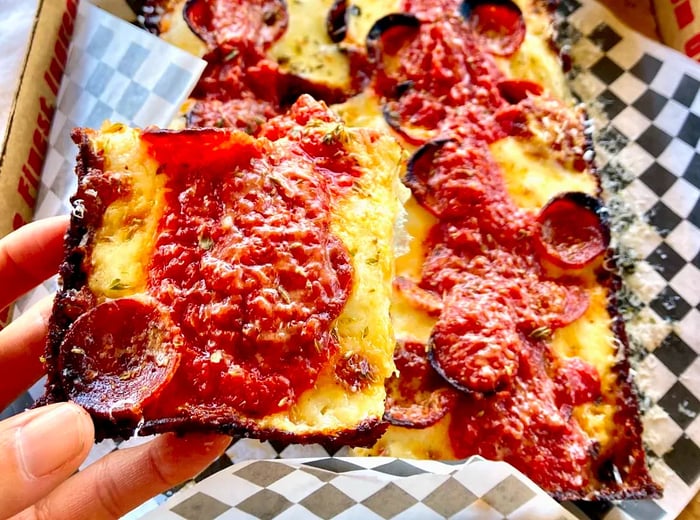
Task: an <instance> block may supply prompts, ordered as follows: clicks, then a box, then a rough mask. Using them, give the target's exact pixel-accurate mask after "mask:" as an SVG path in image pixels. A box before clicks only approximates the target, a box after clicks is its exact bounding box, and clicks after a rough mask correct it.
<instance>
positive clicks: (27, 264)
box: [0, 216, 68, 310]
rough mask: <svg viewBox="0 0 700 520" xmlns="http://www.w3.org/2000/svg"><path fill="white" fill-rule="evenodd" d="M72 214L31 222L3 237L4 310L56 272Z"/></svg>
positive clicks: (0, 277)
mask: <svg viewBox="0 0 700 520" xmlns="http://www.w3.org/2000/svg"><path fill="white" fill-rule="evenodd" d="M67 227H68V217H67V216H61V217H52V218H47V219H43V220H38V221H36V222H32V223H31V224H27V225H26V226H23V227H21V228H19V229H18V230H17V231H14V232H12V233H10V234H9V235H7V236H6V237H4V238H2V239H0V287H2V292H1V293H0V310H2V309H4V308H5V307H6V306H7V305H9V304H10V303H12V302H13V301H15V299H17V298H18V297H19V296H21V295H22V294H24V293H25V292H27V291H28V290H30V289H31V288H33V287H35V286H37V285H39V284H40V283H41V282H43V281H44V280H46V279H47V278H49V277H51V276H52V275H54V274H56V272H57V271H58V266H59V265H60V263H61V259H62V257H63V235H64V234H65V232H66V228H67Z"/></svg>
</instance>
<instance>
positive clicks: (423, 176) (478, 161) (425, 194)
mask: <svg viewBox="0 0 700 520" xmlns="http://www.w3.org/2000/svg"><path fill="white" fill-rule="evenodd" d="M498 179H499V171H498V166H497V165H496V164H495V162H494V161H493V159H492V158H491V156H490V153H489V151H488V148H486V147H485V146H483V143H479V142H468V143H467V142H465V143H463V144H459V145H458V144H457V142H456V141H455V140H453V139H436V140H434V141H429V142H427V143H425V144H424V145H423V146H421V147H420V148H419V149H418V150H416V152H415V153H414V154H413V156H412V157H411V158H410V159H409V161H408V165H407V167H406V177H405V179H404V184H406V186H408V187H409V188H410V189H411V192H412V193H413V196H414V197H415V198H416V200H417V201H418V202H419V203H420V204H421V206H423V207H424V208H425V209H427V210H428V211H430V212H431V213H432V214H433V215H435V216H436V217H438V218H456V217H460V216H463V215H466V214H469V213H470V212H471V211H472V208H473V207H474V206H475V205H477V204H484V203H486V202H487V201H488V200H489V199H491V198H492V197H493V196H495V195H496V194H497V192H496V190H497V189H498V186H497V184H496V183H498V182H499V180H498Z"/></svg>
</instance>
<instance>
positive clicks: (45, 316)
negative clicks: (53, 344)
mask: <svg viewBox="0 0 700 520" xmlns="http://www.w3.org/2000/svg"><path fill="white" fill-rule="evenodd" d="M52 301H53V296H47V297H46V298H44V299H43V300H41V301H40V302H38V303H37V304H35V305H33V306H32V307H31V308H30V309H29V310H28V311H27V312H25V313H24V314H22V316H20V317H19V318H17V319H16V320H15V321H13V322H12V323H10V324H9V325H8V326H7V327H5V328H4V329H2V330H0V367H6V368H5V369H4V370H3V376H2V385H0V410H2V409H4V408H5V407H6V406H7V405H8V404H10V403H11V402H12V401H13V400H14V399H15V398H16V397H17V396H18V395H19V394H20V393H21V392H23V391H24V390H26V389H27V388H29V386H31V385H32V384H33V383H34V382H35V381H37V380H38V379H39V378H40V377H41V376H42V374H43V372H44V366H43V364H42V363H41V355H42V354H43V353H44V345H45V344H46V331H47V329H48V324H49V316H50V314H51V304H52ZM10 367H11V368H12V369H10Z"/></svg>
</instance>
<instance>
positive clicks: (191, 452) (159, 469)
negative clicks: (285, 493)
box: [22, 433, 231, 520]
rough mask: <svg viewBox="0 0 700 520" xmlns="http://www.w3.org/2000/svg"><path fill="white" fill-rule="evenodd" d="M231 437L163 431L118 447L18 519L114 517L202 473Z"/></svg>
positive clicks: (220, 452) (66, 519)
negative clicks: (150, 438)
mask: <svg viewBox="0 0 700 520" xmlns="http://www.w3.org/2000/svg"><path fill="white" fill-rule="evenodd" d="M230 442H231V438H230V437H227V436H225V435H214V434H190V435H187V436H184V437H178V436H177V435H175V434H172V433H166V434H164V435H160V436H158V437H156V438H155V439H154V440H153V441H151V442H149V443H146V444H143V445H141V446H136V447H134V448H128V449H125V450H117V451H115V452H113V453H110V454H109V455H107V456H106V457H104V458H102V459H100V460H98V461H97V462H95V463H94V464H92V465H91V466H88V467H87V468H86V469H85V470H84V471H81V472H80V473H77V474H76V475H74V476H73V477H72V478H70V479H69V480H68V481H66V482H64V483H63V485H61V486H60V487H58V488H57V489H56V490H54V492H53V493H51V494H50V495H49V496H48V497H46V498H45V499H43V500H41V501H40V502H39V503H37V504H36V505H35V506H34V507H33V508H32V509H30V510H28V511H26V512H24V514H23V516H22V518H24V517H26V518H51V519H55V520H63V519H65V520H69V519H79V518H91V519H93V518H94V519H100V518H110V519H111V518H119V517H120V516H122V515H124V514H126V513H128V512H129V511H131V510H132V509H134V508H135V507H137V506H138V505H140V504H142V503H143V502H145V501H146V500H148V499H149V498H151V497H153V496H155V495H157V494H158V493H162V492H163V491H166V490H168V489H170V488H172V487H173V486H175V485H177V484H180V483H182V482H184V481H185V480H187V479H189V478H191V477H193V476H195V475H196V474H197V473H199V472H201V471H202V470H203V469H205V468H206V467H207V466H208V465H209V464H210V463H211V462H212V461H214V460H215V459H216V458H217V457H219V456H220V455H221V454H222V453H223V451H224V450H225V449H226V448H227V447H228V445H229V443H230Z"/></svg>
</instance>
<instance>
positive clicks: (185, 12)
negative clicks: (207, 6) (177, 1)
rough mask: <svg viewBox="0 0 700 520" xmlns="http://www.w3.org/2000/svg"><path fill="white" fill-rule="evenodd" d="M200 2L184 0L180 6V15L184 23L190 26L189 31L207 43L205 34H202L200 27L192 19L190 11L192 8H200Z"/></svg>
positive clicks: (197, 0) (198, 0)
mask: <svg viewBox="0 0 700 520" xmlns="http://www.w3.org/2000/svg"><path fill="white" fill-rule="evenodd" d="M202 5H203V4H202V2H201V1H200V0H186V2H185V5H183V6H182V17H183V18H184V20H185V23H186V24H187V27H189V28H190V31H192V33H194V34H195V36H197V38H199V39H200V40H202V41H203V42H204V43H207V40H206V38H205V35H204V34H202V32H201V31H202V29H203V28H202V27H200V26H198V25H196V24H195V23H194V21H193V20H192V13H193V11H192V10H193V9H197V8H201V7H200V6H202Z"/></svg>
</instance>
